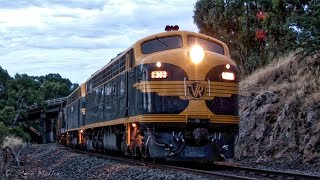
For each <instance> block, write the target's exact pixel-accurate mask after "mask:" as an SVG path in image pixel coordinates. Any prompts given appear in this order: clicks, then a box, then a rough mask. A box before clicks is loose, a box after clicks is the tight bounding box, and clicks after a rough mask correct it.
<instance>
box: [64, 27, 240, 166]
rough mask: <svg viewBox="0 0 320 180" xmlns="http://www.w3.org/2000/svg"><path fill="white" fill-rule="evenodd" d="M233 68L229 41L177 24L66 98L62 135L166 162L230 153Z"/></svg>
mask: <svg viewBox="0 0 320 180" xmlns="http://www.w3.org/2000/svg"><path fill="white" fill-rule="evenodd" d="M238 74H239V72H238V68H237V65H236V64H235V62H234V61H233V60H232V59H231V58H230V53H229V50H228V47H227V45H226V44H225V43H223V42H221V41H219V40H217V39H214V38H212V37H209V36H206V35H203V34H200V33H195V32H189V31H179V30H175V31H167V32H162V33H158V34H154V35H151V36H148V37H145V38H143V39H140V40H138V41H137V42H136V43H135V44H133V45H132V46H131V47H130V48H128V49H127V50H125V51H124V52H122V53H120V54H118V56H117V57H115V58H114V59H112V60H111V61H110V62H109V63H107V64H106V65H105V66H104V67H102V68H101V69H100V70H98V71H97V72H96V73H94V74H93V75H92V76H91V77H90V78H88V79H87V80H86V81H85V82H84V83H82V84H81V85H80V86H79V88H78V89H76V90H75V91H74V92H73V93H72V94H70V95H69V96H68V98H67V101H66V102H65V105H64V106H65V107H64V108H63V114H62V117H63V118H61V119H60V122H59V124H60V125H59V132H60V133H61V134H60V135H61V139H60V141H61V142H62V143H65V144H67V145H69V146H76V147H80V148H85V149H88V150H95V151H110V152H118V153H123V154H124V155H129V156H135V157H141V158H152V159H164V160H166V161H200V162H204V161H205V162H208V161H220V160H224V159H226V158H232V157H233V151H234V144H235V142H236V140H237V135H238V125H239V114H238Z"/></svg>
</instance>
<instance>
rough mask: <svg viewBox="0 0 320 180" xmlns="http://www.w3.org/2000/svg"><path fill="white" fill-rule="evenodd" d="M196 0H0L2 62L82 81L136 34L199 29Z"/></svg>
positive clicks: (23, 70)
mask: <svg viewBox="0 0 320 180" xmlns="http://www.w3.org/2000/svg"><path fill="white" fill-rule="evenodd" d="M195 3H196V0H90V1H88V0H0V66H1V67H2V68H3V69H5V70H7V71H8V73H9V74H10V75H11V76H14V75H15V74H16V73H19V74H28V75H29V76H41V75H46V74H49V73H59V74H60V75H61V76H62V77H63V78H68V79H70V80H71V81H72V82H73V83H79V84H81V83H83V82H84V81H85V80H86V79H88V78H89V77H90V76H91V75H92V74H93V73H95V72H96V71H97V70H99V69H100V68H102V67H103V66H104V65H105V64H107V63H108V62H109V61H110V59H112V58H114V57H115V56H116V55H117V54H118V53H120V52H122V51H123V50H125V49H127V48H128V47H130V46H131V45H132V44H133V43H135V42H136V41H137V40H139V39H141V38H143V37H145V36H149V35H151V34H155V33H159V32H163V31H164V28H165V26H166V25H176V24H177V25H179V26H180V30H187V31H194V32H198V28H197V27H196V25H195V24H194V23H193V18H192V16H193V10H194V4H195Z"/></svg>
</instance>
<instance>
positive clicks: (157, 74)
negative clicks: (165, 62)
mask: <svg viewBox="0 0 320 180" xmlns="http://www.w3.org/2000/svg"><path fill="white" fill-rule="evenodd" d="M167 77H168V73H167V71H152V72H151V78H152V79H165V78H167Z"/></svg>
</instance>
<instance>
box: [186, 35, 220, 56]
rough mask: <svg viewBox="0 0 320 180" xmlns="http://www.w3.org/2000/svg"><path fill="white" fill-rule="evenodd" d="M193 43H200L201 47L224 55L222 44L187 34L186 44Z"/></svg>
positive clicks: (190, 44)
mask: <svg viewBox="0 0 320 180" xmlns="http://www.w3.org/2000/svg"><path fill="white" fill-rule="evenodd" d="M194 44H198V45H200V46H201V47H202V48H203V49H205V50H207V51H212V52H215V53H218V54H222V55H224V49H223V46H222V45H220V44H218V43H215V42H212V41H209V40H206V39H202V38H197V37H194V36H188V45H189V46H190V47H191V46H192V45H194Z"/></svg>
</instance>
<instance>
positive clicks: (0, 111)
mask: <svg viewBox="0 0 320 180" xmlns="http://www.w3.org/2000/svg"><path fill="white" fill-rule="evenodd" d="M77 87H78V84H73V83H71V81H70V80H69V79H65V78H62V77H61V76H60V75H59V74H48V75H46V76H39V77H38V76H28V75H27V74H16V75H15V76H14V78H12V77H10V76H9V74H8V72H7V71H6V70H4V69H2V68H1V66H0V133H1V135H0V142H1V141H2V140H3V138H4V136H6V135H9V134H12V135H15V136H19V137H21V138H23V139H24V140H27V141H28V140H30V136H29V135H28V134H26V133H25V132H23V130H22V129H23V128H22V127H19V126H14V127H10V126H12V125H13V123H14V122H15V120H16V119H17V118H18V114H24V113H25V112H26V108H27V106H30V105H33V104H34V103H37V104H38V105H41V104H43V102H44V101H45V100H49V99H54V98H60V97H65V96H68V95H69V94H70V93H71V92H72V91H73V90H75V89H76V88H77Z"/></svg>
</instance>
